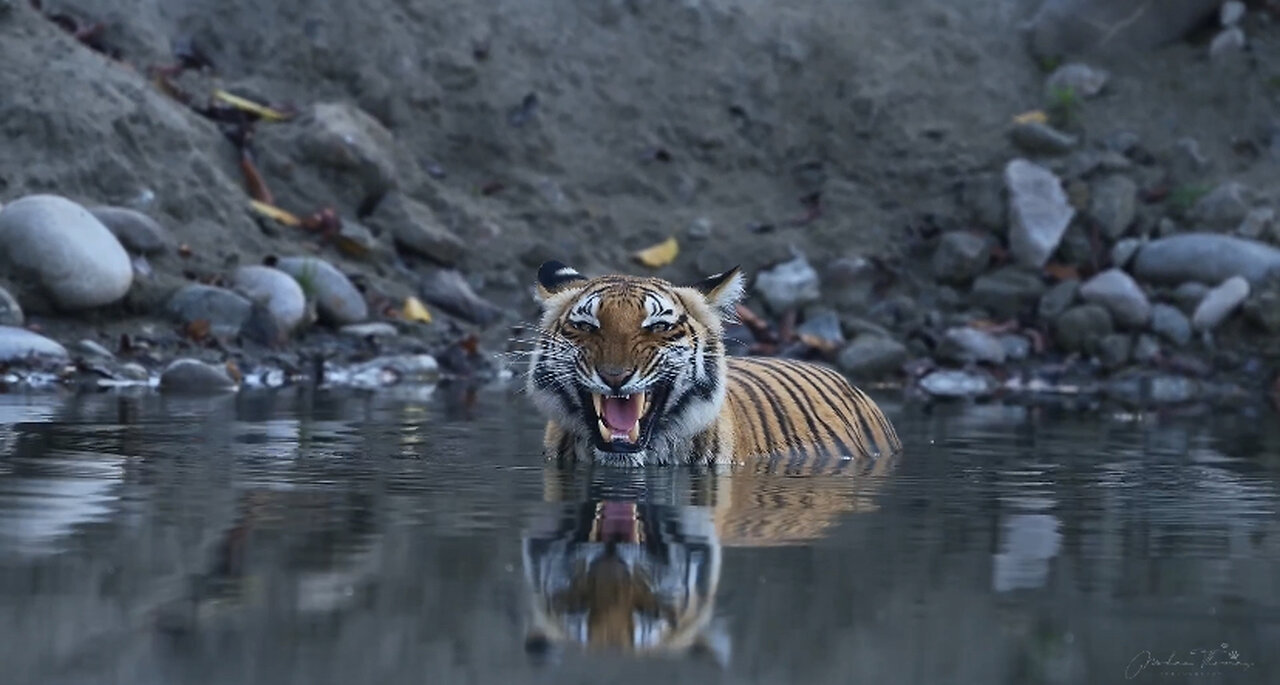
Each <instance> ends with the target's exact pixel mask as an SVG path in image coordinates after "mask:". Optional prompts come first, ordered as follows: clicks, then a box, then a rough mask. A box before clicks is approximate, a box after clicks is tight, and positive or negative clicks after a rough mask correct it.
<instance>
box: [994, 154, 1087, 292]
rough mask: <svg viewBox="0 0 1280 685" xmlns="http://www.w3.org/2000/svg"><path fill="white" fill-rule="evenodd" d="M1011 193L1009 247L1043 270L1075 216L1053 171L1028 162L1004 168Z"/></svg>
mask: <svg viewBox="0 0 1280 685" xmlns="http://www.w3.org/2000/svg"><path fill="white" fill-rule="evenodd" d="M1004 178H1005V185H1006V187H1007V188H1008V191H1009V219H1010V221H1009V224H1010V228H1009V248H1010V250H1011V251H1012V252H1013V254H1014V256H1015V257H1016V258H1017V259H1018V261H1019V262H1021V263H1022V264H1024V265H1026V266H1031V267H1035V268H1037V269H1038V268H1040V267H1043V266H1044V264H1045V262H1047V261H1048V260H1049V256H1050V255H1052V254H1053V251H1054V250H1056V249H1057V247H1058V243H1059V241H1061V240H1062V234H1063V233H1065V232H1066V230H1067V226H1068V225H1069V224H1070V223H1071V219H1072V218H1073V217H1074V216H1075V209H1073V208H1072V207H1071V205H1070V204H1069V203H1068V202H1067V195H1066V193H1065V192H1063V190H1062V183H1061V182H1060V181H1059V180H1058V177H1057V176H1054V175H1053V172H1051V171H1049V170H1048V169H1045V168H1044V167H1042V166H1039V165H1036V164H1033V163H1031V162H1028V161H1027V160H1025V159H1015V160H1013V161H1011V162H1009V163H1008V165H1006V166H1005V172H1004Z"/></svg>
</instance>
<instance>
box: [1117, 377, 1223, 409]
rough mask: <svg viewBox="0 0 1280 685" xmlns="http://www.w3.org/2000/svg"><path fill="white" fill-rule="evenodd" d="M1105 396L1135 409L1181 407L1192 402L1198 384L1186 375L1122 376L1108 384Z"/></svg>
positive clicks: (1195, 395)
mask: <svg viewBox="0 0 1280 685" xmlns="http://www.w3.org/2000/svg"><path fill="white" fill-rule="evenodd" d="M1105 391H1106V393H1107V395H1108V396H1110V397H1112V398H1114V399H1116V400H1119V401H1122V402H1126V403H1128V404H1131V405H1136V406H1147V405H1167V404H1181V403H1183V402H1189V401H1191V400H1194V399H1195V398H1196V397H1197V396H1198V395H1199V393H1200V387H1199V384H1198V383H1197V382H1196V381H1195V380H1194V379H1191V378H1187V377H1185V376H1174V375H1171V374H1162V373H1151V372H1137V373H1123V374H1120V375H1118V376H1116V377H1113V378H1111V379H1109V380H1108V381H1107V384H1106V386H1105Z"/></svg>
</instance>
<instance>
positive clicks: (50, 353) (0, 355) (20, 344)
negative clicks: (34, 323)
mask: <svg viewBox="0 0 1280 685" xmlns="http://www.w3.org/2000/svg"><path fill="white" fill-rule="evenodd" d="M32 356H34V357H57V358H63V357H66V356H67V350H66V348H64V347H63V346H62V345H59V344H58V343H57V342H55V341H53V340H50V339H48V338H46V337H44V336H43V335H40V334H39V333H33V332H31V331H29V330H27V329H25V328H16V327H14V326H0V361H6V362H8V361H15V360H20V359H25V358H27V357H32Z"/></svg>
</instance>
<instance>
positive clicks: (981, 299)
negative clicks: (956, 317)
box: [969, 266, 1045, 317]
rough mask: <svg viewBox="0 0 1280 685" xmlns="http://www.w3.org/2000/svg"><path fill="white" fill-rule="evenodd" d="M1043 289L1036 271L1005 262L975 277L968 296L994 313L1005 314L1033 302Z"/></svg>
mask: <svg viewBox="0 0 1280 685" xmlns="http://www.w3.org/2000/svg"><path fill="white" fill-rule="evenodd" d="M1044 292H1045V284H1044V280H1043V279H1042V278H1041V277H1040V275H1039V274H1037V273H1034V272H1031V271H1027V270H1025V269H1021V268H1018V267H1015V266H1006V267H1004V268H1001V269H998V270H996V271H993V272H991V273H989V274H983V275H982V276H979V277H978V278H977V279H976V280H974V282H973V289H972V290H971V291H970V293H969V300H970V301H971V302H972V303H973V304H975V305H977V306H979V307H982V308H983V309H986V310H987V311H989V312H991V313H992V314H994V315H996V316H1003V317H1008V316H1014V315H1016V314H1018V313H1020V312H1022V311H1023V310H1025V309H1027V308H1029V307H1032V306H1034V305H1035V303H1036V302H1038V301H1039V300H1040V296H1041V295H1043V294H1044Z"/></svg>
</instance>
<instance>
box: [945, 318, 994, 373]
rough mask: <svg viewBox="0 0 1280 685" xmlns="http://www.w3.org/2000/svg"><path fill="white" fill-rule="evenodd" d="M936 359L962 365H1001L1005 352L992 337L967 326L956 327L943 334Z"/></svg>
mask: <svg viewBox="0 0 1280 685" xmlns="http://www.w3.org/2000/svg"><path fill="white" fill-rule="evenodd" d="M938 357H939V358H941V359H944V360H947V361H954V362H960V363H962V364H969V363H973V362H982V363H987V364H1003V363H1004V360H1005V351H1004V345H1001V344H1000V341H999V340H998V339H996V337H995V336H994V335H991V334H990V333H987V332H986V331H980V330H978V329H976V328H970V327H968V326H956V327H954V328H948V329H947V331H946V332H945V333H943V336H942V342H941V343H940V344H939V345H938Z"/></svg>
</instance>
